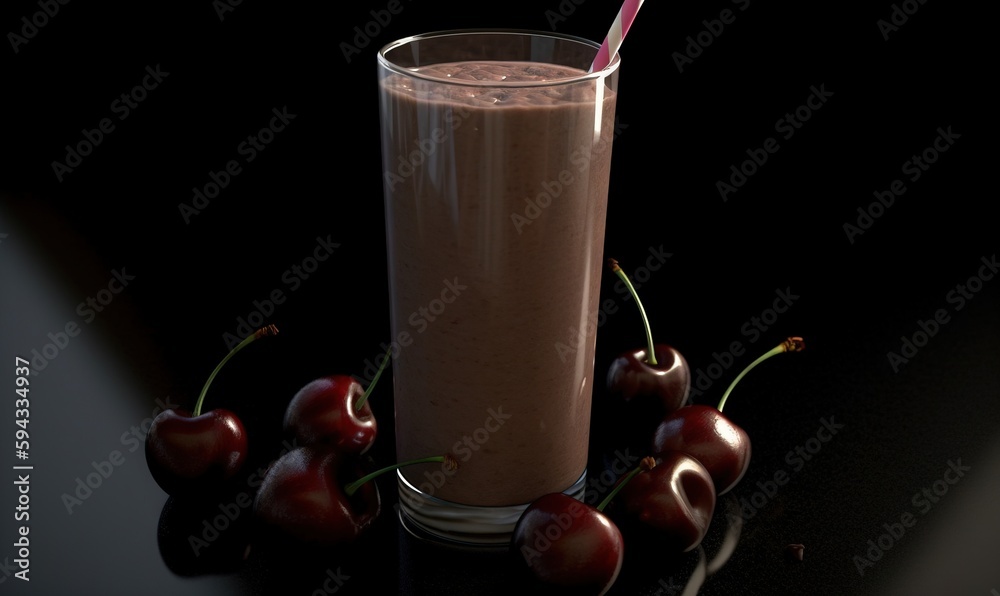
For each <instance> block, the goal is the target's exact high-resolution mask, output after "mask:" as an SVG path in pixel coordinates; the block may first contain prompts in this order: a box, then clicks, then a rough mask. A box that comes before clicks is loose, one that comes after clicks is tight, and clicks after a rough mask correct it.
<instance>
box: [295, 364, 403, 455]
mask: <svg viewBox="0 0 1000 596" xmlns="http://www.w3.org/2000/svg"><path fill="white" fill-rule="evenodd" d="M388 361H389V354H386V356H385V358H384V359H383V360H382V365H381V366H380V367H379V369H378V372H377V373H375V378H374V379H373V380H372V382H371V384H369V385H368V389H367V390H363V389H362V388H361V384H360V383H358V381H356V380H355V379H354V378H353V377H350V376H348V375H331V376H327V377H322V378H319V379H316V380H313V381H310V382H309V383H307V384H306V385H305V386H304V387H302V388H301V389H299V391H298V392H297V393H296V394H295V396H294V397H293V398H292V401H291V402H289V404H288V408H287V409H286V410H285V423H284V424H285V430H286V431H288V432H291V433H292V434H293V435H294V436H295V438H296V440H297V441H298V442H299V444H300V445H313V444H320V445H331V446H333V447H335V448H336V449H337V450H338V451H342V452H344V453H353V454H356V455H360V454H363V453H365V452H366V451H368V450H369V449H371V446H372V445H373V444H374V443H375V435H376V433H377V431H378V425H377V424H376V423H375V416H374V415H373V414H372V410H371V406H369V405H368V396H369V395H371V391H372V389H373V388H374V387H375V383H377V382H378V379H379V376H381V375H382V371H383V370H384V369H385V365H386V363H387V362H388Z"/></svg>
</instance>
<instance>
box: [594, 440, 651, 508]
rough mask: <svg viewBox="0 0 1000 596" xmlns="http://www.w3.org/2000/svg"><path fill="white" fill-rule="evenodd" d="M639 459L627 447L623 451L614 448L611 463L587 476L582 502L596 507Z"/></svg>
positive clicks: (640, 459) (637, 463)
mask: <svg viewBox="0 0 1000 596" xmlns="http://www.w3.org/2000/svg"><path fill="white" fill-rule="evenodd" d="M640 461H642V458H641V457H639V456H637V455H633V454H631V453H629V452H628V448H626V449H625V451H621V450H618V449H616V450H615V452H614V459H613V460H611V463H610V464H609V465H608V466H607V467H606V468H605V469H604V470H603V471H602V472H601V473H600V474H598V475H597V476H593V475H591V476H589V477H588V478H587V484H586V488H585V489H584V493H583V502H584V503H586V504H588V505H591V506H593V507H596V506H597V505H598V504H599V503H600V501H601V499H602V498H604V496H605V494H606V493H607V492H608V491H609V490H611V489H612V488H614V487H615V485H616V484H618V480H619V479H621V477H622V476H624V475H625V474H628V473H629V472H631V471H632V469H633V468H635V467H636V466H637V465H639V462H640Z"/></svg>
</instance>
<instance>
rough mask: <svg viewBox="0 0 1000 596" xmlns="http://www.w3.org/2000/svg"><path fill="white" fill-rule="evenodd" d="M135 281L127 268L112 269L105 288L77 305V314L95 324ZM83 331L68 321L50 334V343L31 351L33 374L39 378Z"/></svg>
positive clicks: (76, 324)
mask: <svg viewBox="0 0 1000 596" xmlns="http://www.w3.org/2000/svg"><path fill="white" fill-rule="evenodd" d="M133 281H135V276H134V275H130V274H129V273H128V272H127V270H126V268H125V267H122V268H121V269H112V270H111V277H110V278H109V279H108V283H107V284H106V285H105V287H103V288H101V289H100V290H98V291H97V293H96V294H94V295H93V296H88V297H87V299H86V300H84V301H82V302H80V303H79V304H77V305H76V314H78V315H80V317H82V319H83V323H84V324H90V323H93V322H94V320H95V319H96V318H97V315H98V313H102V312H104V309H106V308H107V307H108V306H109V305H110V304H111V302H112V301H114V299H115V297H116V296H117V295H118V294H121V293H122V292H123V291H125V288H127V287H128V285H129V283H131V282H133ZM82 331H83V327H82V326H81V325H80V324H79V323H77V322H76V321H67V322H66V324H65V325H64V326H63V328H62V329H61V330H57V331H55V332H54V333H53V332H51V331H50V332H49V333H48V334H47V335H46V337H48V339H49V340H51V341H49V342H48V343H46V344H44V345H43V346H42V347H41V348H34V349H32V350H31V358H30V361H31V374H32V375H35V376H38V374H39V373H41V371H42V370H43V369H44V368H45V367H47V366H48V365H49V363H50V362H52V361H53V360H55V359H56V358H57V357H58V356H59V354H61V353H62V352H63V350H65V349H66V348H68V347H69V344H70V341H71V340H72V338H74V337H77V336H78V335H80V333H81V332H82Z"/></svg>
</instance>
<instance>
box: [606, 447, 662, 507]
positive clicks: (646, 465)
mask: <svg viewBox="0 0 1000 596" xmlns="http://www.w3.org/2000/svg"><path fill="white" fill-rule="evenodd" d="M655 467H656V460H655V459H654V458H652V457H649V456H646V457H644V458H642V461H640V462H639V465H638V466H636V467H635V468H633V469H632V471H630V472H629V473H628V474H626V475H625V477H624V478H622V479H621V481H620V482H619V483H618V486H616V487H615V488H614V490H612V491H611V492H610V493H609V494H608V496H606V497H604V500H603V501H601V503H600V505H598V506H597V510H598V511H600V512H602V513H603V512H604V508H605V507H607V506H608V503H610V502H611V501H612V500H613V499H614V498H615V496H617V495H618V493H619V492H620V491H621V489H623V488H625V485H626V484H628V483H629V480H632V479H633V478H635V477H636V475H637V474H639V473H640V472H646V471H649V470H652V469H653V468H655Z"/></svg>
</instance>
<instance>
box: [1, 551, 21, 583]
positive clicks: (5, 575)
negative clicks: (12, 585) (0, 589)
mask: <svg viewBox="0 0 1000 596" xmlns="http://www.w3.org/2000/svg"><path fill="white" fill-rule="evenodd" d="M15 573H17V564H16V563H11V562H10V557H4V560H3V563H0V584H2V583H4V582H5V581H7V580H8V579H10V577H11V576H13V575H14V574H15ZM17 577H18V579H20V576H17Z"/></svg>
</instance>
